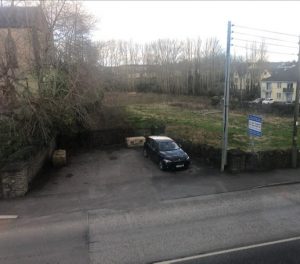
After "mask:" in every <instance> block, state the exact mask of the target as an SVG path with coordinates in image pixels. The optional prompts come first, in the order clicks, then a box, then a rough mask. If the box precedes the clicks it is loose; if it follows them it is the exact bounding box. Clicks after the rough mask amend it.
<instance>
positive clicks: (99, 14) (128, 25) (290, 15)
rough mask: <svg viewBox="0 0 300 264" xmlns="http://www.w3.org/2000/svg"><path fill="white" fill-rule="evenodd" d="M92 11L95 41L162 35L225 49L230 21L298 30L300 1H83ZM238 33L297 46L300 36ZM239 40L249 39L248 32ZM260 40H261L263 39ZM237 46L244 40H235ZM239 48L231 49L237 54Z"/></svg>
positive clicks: (271, 56) (139, 39)
mask: <svg viewBox="0 0 300 264" xmlns="http://www.w3.org/2000/svg"><path fill="white" fill-rule="evenodd" d="M84 4H85V5H86V7H87V9H88V11H89V12H91V13H92V14H93V15H94V16H95V17H96V18H97V19H98V25H97V30H96V31H95V32H94V33H93V36H94V39H95V40H107V39H122V40H133V41H137V42H141V43H143V42H148V41H151V40H155V39H158V38H176V39H184V38H197V37H201V38H202V39H206V38H208V37H217V38H218V39H219V40H220V41H221V43H222V46H223V47H224V48H225V44H226V31H227V21H228V20H231V21H232V23H233V24H236V25H243V26H248V27H254V28H261V29H267V30H271V31H276V32H284V33H290V34H295V35H299V34H300V16H299V14H298V13H299V12H300V1H85V3H84ZM234 30H235V31H236V32H238V31H239V32H241V33H251V34H256V35H264V36H265V37H271V38H279V39H282V40H289V41H292V42H294V43H295V44H293V43H283V42H278V41H273V40H265V41H266V42H269V43H272V44H277V45H278V44H283V45H288V46H293V47H297V42H298V39H297V38H293V37H288V36H285V35H275V34H270V33H266V32H254V31H249V30H246V29H238V28H235V29H234ZM233 37H235V38H242V39H245V38H247V39H250V40H252V39H253V38H252V37H249V36H241V35H240V36H237V35H233ZM259 40H261V39H259ZM234 43H235V44H236V45H240V46H245V43H244V42H241V41H239V42H238V41H237V40H234ZM267 47H268V50H269V51H275V52H285V53H293V54H294V53H295V54H296V53H297V48H296V49H293V48H283V47H277V46H270V45H269V46H268V45H267ZM234 51H236V52H241V49H239V50H238V48H233V52H234ZM269 59H270V60H274V61H275V60H277V61H278V60H293V59H297V56H288V57H286V56H283V55H274V54H271V53H270V54H269Z"/></svg>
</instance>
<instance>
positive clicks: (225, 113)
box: [221, 21, 231, 171]
mask: <svg viewBox="0 0 300 264" xmlns="http://www.w3.org/2000/svg"><path fill="white" fill-rule="evenodd" d="M230 47H231V21H228V26H227V48H226V63H225V85H224V106H223V131H222V132H223V135H222V159H221V171H224V169H225V166H226V164H227V145H228V107H229V88H230Z"/></svg>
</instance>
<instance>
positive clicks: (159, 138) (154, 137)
mask: <svg viewBox="0 0 300 264" xmlns="http://www.w3.org/2000/svg"><path fill="white" fill-rule="evenodd" d="M148 138H151V139H153V140H155V141H173V139H171V138H169V137H166V136H149V137H148Z"/></svg>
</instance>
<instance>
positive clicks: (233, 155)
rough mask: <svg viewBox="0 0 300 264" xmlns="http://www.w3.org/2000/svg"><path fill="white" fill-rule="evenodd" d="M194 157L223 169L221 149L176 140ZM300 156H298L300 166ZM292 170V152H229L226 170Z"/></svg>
mask: <svg viewBox="0 0 300 264" xmlns="http://www.w3.org/2000/svg"><path fill="white" fill-rule="evenodd" d="M175 140H176V141H177V142H178V143H179V144H181V145H182V147H183V149H184V150H185V151H186V152H188V153H190V154H191V155H192V157H194V158H197V159H199V160H200V161H201V162H202V163H203V164H206V165H210V166H213V167H216V168H220V167H221V149H220V148H214V147H211V146H208V145H205V144H195V143H193V142H191V141H183V140H180V139H175ZM299 164H300V155H298V166H299ZM284 168H292V151H291V150H289V149H288V150H266V151H259V152H253V153H252V152H245V151H241V150H234V149H233V150H229V151H228V156H227V167H226V170H227V171H229V172H232V173H238V172H243V171H267V170H272V169H284Z"/></svg>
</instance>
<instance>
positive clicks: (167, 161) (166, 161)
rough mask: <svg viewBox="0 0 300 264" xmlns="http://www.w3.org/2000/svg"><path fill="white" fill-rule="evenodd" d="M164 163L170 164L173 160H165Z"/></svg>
mask: <svg viewBox="0 0 300 264" xmlns="http://www.w3.org/2000/svg"><path fill="white" fill-rule="evenodd" d="M164 162H165V163H169V162H172V161H171V160H168V159H164Z"/></svg>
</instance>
